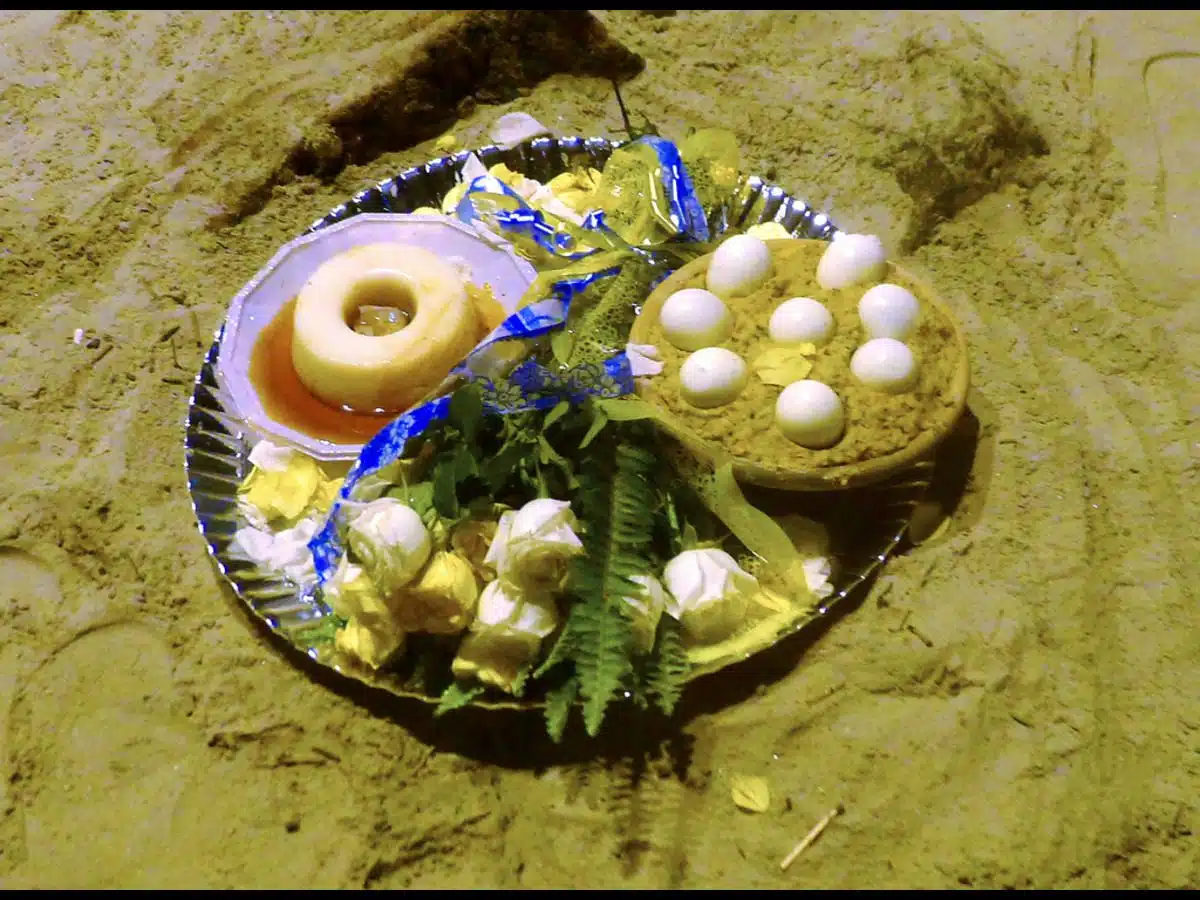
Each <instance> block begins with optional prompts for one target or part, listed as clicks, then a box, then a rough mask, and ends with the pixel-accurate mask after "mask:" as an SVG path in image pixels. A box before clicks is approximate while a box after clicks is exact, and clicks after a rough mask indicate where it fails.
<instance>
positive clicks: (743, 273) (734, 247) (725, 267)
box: [706, 234, 771, 297]
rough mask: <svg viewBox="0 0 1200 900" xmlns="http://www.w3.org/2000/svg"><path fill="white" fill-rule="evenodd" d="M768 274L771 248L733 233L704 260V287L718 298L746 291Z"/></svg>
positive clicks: (757, 240) (754, 286) (763, 243)
mask: <svg viewBox="0 0 1200 900" xmlns="http://www.w3.org/2000/svg"><path fill="white" fill-rule="evenodd" d="M770 274H771V250H770V248H769V247H768V246H767V245H766V243H765V242H764V241H762V240H761V239H759V238H756V237H752V236H751V235H748V234H735V235H734V236H733V237H731V238H730V239H729V240H727V241H726V242H725V243H723V244H722V245H721V246H720V247H718V248H717V250H716V252H715V253H714V254H713V255H712V259H711V260H710V261H709V263H708V274H707V276H706V281H707V284H708V289H709V290H710V291H712V292H713V293H714V294H716V295H717V296H719V297H736V296H737V295H739V294H748V293H749V292H750V291H752V290H754V289H755V288H756V287H758V286H759V285H760V284H762V283H763V282H764V281H766V280H767V277H768V276H769V275H770Z"/></svg>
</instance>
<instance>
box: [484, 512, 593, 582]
mask: <svg viewBox="0 0 1200 900" xmlns="http://www.w3.org/2000/svg"><path fill="white" fill-rule="evenodd" d="M578 524H579V523H578V521H577V520H576V519H575V514H574V513H573V512H572V511H571V504H570V503H569V502H567V501H566V500H551V499H540V500H531V501H529V502H528V503H526V504H525V505H524V506H522V507H521V508H520V509H519V510H517V511H516V512H512V511H509V512H506V513H504V514H503V515H502V516H500V524H499V526H498V527H497V529H496V536H495V538H493V539H492V545H491V546H490V547H489V548H488V552H487V556H485V557H484V560H483V562H484V565H485V566H490V567H492V569H494V570H495V572H496V574H497V575H498V576H499V578H500V580H502V581H504V582H505V583H506V584H507V585H508V586H509V587H510V588H514V589H527V588H529V587H530V585H531V584H542V585H547V584H551V583H554V582H557V581H560V580H561V579H562V575H563V564H564V563H565V561H566V560H567V559H569V558H570V557H572V556H578V555H579V554H580V553H582V552H583V541H581V540H580V539H579V536H578V535H577V534H576V533H575V528H576V527H577V526H578Z"/></svg>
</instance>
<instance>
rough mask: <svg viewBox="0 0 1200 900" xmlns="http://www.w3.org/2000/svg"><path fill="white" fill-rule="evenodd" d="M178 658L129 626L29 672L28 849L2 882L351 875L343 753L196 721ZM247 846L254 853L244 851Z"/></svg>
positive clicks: (282, 882) (24, 772)
mask: <svg viewBox="0 0 1200 900" xmlns="http://www.w3.org/2000/svg"><path fill="white" fill-rule="evenodd" d="M8 561H9V562H11V559H9V560H8ZM24 562H25V563H29V560H25V561H24ZM32 564H33V565H39V564H37V562H36V560H33V563H32ZM4 574H6V572H5V569H4V568H0V577H3V575H4ZM48 586H49V582H47V587H48ZM26 596H28V595H26ZM3 662H4V657H3V656H2V655H0V687H2V686H3V681H4V674H5V672H6V670H7V667H6V666H4V665H3ZM172 664H173V660H172V655H171V651H170V649H169V648H168V646H167V645H166V643H165V642H164V641H163V640H162V638H161V637H159V635H158V634H156V633H155V631H154V630H152V629H151V628H148V627H145V626H142V625H140V624H137V623H133V622H117V623H112V624H107V625H104V626H100V627H98V628H95V629H92V630H90V631H87V632H84V633H83V634H81V635H79V636H77V637H76V638H74V639H73V640H71V641H70V642H69V643H67V644H66V645H65V646H64V647H62V648H60V649H59V650H57V651H55V652H54V653H53V654H51V655H50V657H49V658H48V659H47V660H46V661H45V662H44V663H43V664H42V665H41V666H40V667H38V668H37V669H36V670H34V671H33V672H32V674H30V675H29V676H28V677H27V678H26V679H24V680H23V683H21V681H19V680H17V679H13V680H14V681H16V689H15V691H13V692H11V693H13V694H15V702H14V703H13V704H12V705H11V710H12V712H11V716H10V719H9V723H8V728H7V735H6V737H7V751H8V752H7V759H6V760H5V762H6V763H7V765H6V767H5V768H6V770H7V774H8V775H9V776H10V777H11V776H12V775H13V774H15V775H16V778H15V780H14V783H13V784H12V785H11V786H10V796H9V803H10V804H12V805H13V806H14V807H15V809H16V810H17V815H18V816H19V819H20V823H21V825H22V826H23V828H19V829H18V833H20V831H22V830H23V836H24V840H23V842H20V841H19V839H18V840H14V841H13V843H23V847H10V848H6V849H7V850H8V851H9V852H8V857H7V860H4V861H10V860H11V861H19V862H18V864H17V868H16V870H15V871H14V872H13V873H12V875H11V876H10V878H8V879H5V878H3V877H0V889H4V888H14V887H29V888H43V889H44V888H184V887H189V888H190V887H201V888H204V887H217V888H226V887H234V886H238V887H272V888H279V887H285V886H287V887H297V886H300V885H306V886H312V887H334V886H337V885H339V884H341V883H342V882H343V881H344V878H345V877H346V876H345V872H346V871H347V869H348V867H349V865H350V862H351V860H350V857H349V851H348V848H346V847H337V846H333V847H331V846H330V844H329V842H328V840H327V837H326V835H327V834H328V833H329V832H330V829H332V828H335V827H336V826H335V822H336V821H338V820H340V819H341V818H343V817H345V816H348V815H352V800H353V798H352V796H351V795H350V793H349V792H348V791H347V789H346V784H345V777H344V775H343V773H342V772H341V771H339V768H338V767H337V766H336V765H332V764H329V763H330V758H329V757H320V756H316V757H315V758H314V755H313V754H311V753H309V754H308V755H307V756H298V755H297V754H299V753H300V752H301V750H302V748H301V747H300V744H301V739H300V738H301V737H302V732H303V729H301V728H299V726H295V728H294V729H292V730H296V731H298V732H300V736H297V735H291V733H290V732H289V731H288V730H287V729H284V730H283V731H284V732H286V733H283V737H282V738H279V739H280V740H283V742H284V744H285V745H286V746H284V747H283V748H281V749H278V752H275V748H272V747H269V746H265V745H264V741H265V742H266V744H270V738H272V736H273V735H276V733H277V732H278V731H279V729H274V730H272V729H265V730H263V732H262V733H261V734H259V733H252V734H248V735H243V736H239V737H238V739H237V740H235V741H233V742H232V745H231V746H226V744H229V742H228V741H226V742H224V743H222V742H220V741H218V742H215V743H214V741H213V740H211V739H210V738H209V736H208V735H206V734H204V733H203V732H202V731H201V729H199V728H198V727H196V726H195V725H194V724H193V723H192V722H191V721H190V720H189V719H188V717H187V715H186V713H185V712H184V710H183V708H182V705H183V704H182V698H181V694H180V692H179V690H178V688H177V686H176V684H175V681H174V677H173V674H172ZM4 699H5V698H4V697H3V696H0V701H3V700H4ZM8 708H9V705H8V704H5V705H4V706H3V707H0V709H8ZM281 715H285V713H282V712H281ZM268 751H269V752H268ZM276 757H278V758H276ZM332 759H334V760H336V757H333V758H332ZM297 767H299V768H297ZM230 784H237V785H239V789H238V790H234V791H230V790H229V789H228V785H230ZM302 820H303V828H301V825H300V823H301V821H302ZM233 840H241V841H249V842H250V844H251V845H252V847H251V848H250V849H247V848H242V849H240V850H239V851H238V852H236V853H230V852H229V849H230V842H231V841H233ZM0 859H2V858H0ZM247 859H253V860H254V865H253V866H252V867H251V868H249V869H247V868H246V860H247ZM0 871H2V870H0Z"/></svg>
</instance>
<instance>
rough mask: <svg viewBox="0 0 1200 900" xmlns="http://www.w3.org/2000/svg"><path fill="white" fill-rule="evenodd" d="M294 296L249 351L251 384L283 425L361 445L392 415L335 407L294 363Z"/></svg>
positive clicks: (343, 442)
mask: <svg viewBox="0 0 1200 900" xmlns="http://www.w3.org/2000/svg"><path fill="white" fill-rule="evenodd" d="M295 310H296V300H295V298H294V297H293V298H292V299H291V300H289V301H288V302H287V303H285V304H284V305H283V307H282V308H281V309H280V310H279V312H277V313H276V314H275V317H274V318H273V319H271V321H270V322H269V323H267V326H266V327H265V328H263V330H262V331H261V332H259V335H258V339H257V340H256V341H255V342H254V349H253V351H251V353H250V383H251V384H252V385H253V386H254V390H255V391H256V392H257V393H258V400H259V402H260V403H261V404H262V406H263V409H264V410H265V411H266V413H267V415H269V416H270V417H271V418H272V419H274V420H275V421H276V422H278V423H279V424H280V425H286V426H287V427H288V428H293V429H295V430H296V431H299V432H301V433H303V434H307V435H309V436H310V437H315V438H318V439H320V440H324V441H330V442H332V443H334V444H362V443H365V442H366V441H368V440H370V439H371V438H372V437H374V436H375V434H376V433H377V432H378V431H379V430H380V429H381V428H383V426H384V425H386V424H387V423H388V422H389V421H390V420H391V419H392V417H393V416H392V414H390V413H384V412H380V413H362V412H354V411H352V410H348V409H340V408H338V407H336V406H330V405H329V404H327V403H325V402H324V401H322V400H320V399H318V398H317V396H316V395H314V394H313V392H312V391H310V390H309V389H308V388H306V387H305V386H304V384H303V383H302V382H301V381H300V378H299V377H298V376H297V375H296V369H295V367H294V366H293V365H292V321H293V316H294V313H295Z"/></svg>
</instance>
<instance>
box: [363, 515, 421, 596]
mask: <svg viewBox="0 0 1200 900" xmlns="http://www.w3.org/2000/svg"><path fill="white" fill-rule="evenodd" d="M349 543H350V549H351V550H353V551H354V553H355V555H356V556H357V557H358V558H359V560H361V561H362V563H363V566H364V567H365V568H366V570H367V572H368V573H370V575H371V579H372V580H373V581H374V582H375V584H376V586H377V587H378V588H379V589H380V590H381V591H382V592H383V593H385V594H390V593H391V592H393V591H395V590H396V589H397V588H400V587H403V586H404V585H406V584H408V583H409V582H410V581H412V580H413V579H414V578H415V577H416V576H417V573H418V572H420V571H421V568H422V567H423V566H424V565H425V563H426V561H428V559H429V554H430V552H431V551H432V549H433V541H432V540H431V538H430V536H429V530H428V529H427V528H426V527H425V523H424V522H422V521H421V517H420V516H419V515H417V513H416V511H415V510H413V509H412V507H410V506H408V505H407V504H405V503H403V502H401V501H400V500H397V499H395V498H394V497H380V498H379V499H378V500H372V501H371V502H370V503H366V504H364V505H363V506H361V507H360V508H358V510H357V511H356V512H352V513H351V519H350V528H349Z"/></svg>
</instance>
